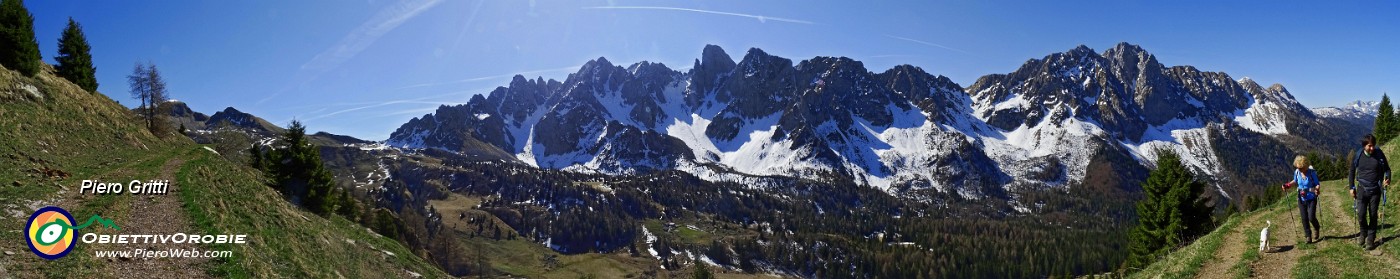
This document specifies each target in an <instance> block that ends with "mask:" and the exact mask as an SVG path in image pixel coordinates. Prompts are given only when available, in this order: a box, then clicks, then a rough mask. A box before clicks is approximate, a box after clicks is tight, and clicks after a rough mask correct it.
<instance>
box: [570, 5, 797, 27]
mask: <svg viewBox="0 0 1400 279" xmlns="http://www.w3.org/2000/svg"><path fill="white" fill-rule="evenodd" d="M584 9H600V10H663V11H682V12H692V13H705V14H715V15H727V16H737V17H747V18H752V19H757V20H758V22H760V23H766V22H768V21H769V20H772V21H779V22H788V23H801V24H816V23H814V22H811V21H806V20H800V19H791V18H781V17H771V16H764V15H751V14H741V13H731V12H721V11H711V10H701V9H690V8H679V7H657V6H598V7H584Z"/></svg>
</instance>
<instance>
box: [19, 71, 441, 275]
mask: <svg viewBox="0 0 1400 279" xmlns="http://www.w3.org/2000/svg"><path fill="white" fill-rule="evenodd" d="M44 68H45V70H44V71H43V72H42V73H41V74H40V75H39V76H37V77H25V76H22V75H19V74H17V73H15V72H13V71H10V70H0V183H2V184H0V251H3V252H4V253H0V278H9V277H18V278H42V277H78V278H94V277H97V278H102V277H109V278H110V277H129V276H133V275H137V274H132V273H130V272H133V270H123V269H119V268H118V267H117V266H120V265H122V264H123V262H122V261H124V260H114V259H110V258H107V259H98V258H96V257H95V256H94V255H93V252H92V251H94V250H103V249H109V248H110V249H113V250H129V249H132V248H139V247H136V246H135V245H130V246H117V245H111V246H110V247H104V246H103V245H101V244H93V245H88V244H84V243H78V244H77V246H76V248H75V249H74V251H73V252H71V253H69V255H68V256H67V257H64V258H62V259H59V260H54V261H47V260H43V259H40V258H38V257H35V256H34V255H32V254H31V253H30V252H29V250H28V247H27V245H26V244H25V240H24V239H25V237H24V236H23V234H22V233H21V232H20V230H21V229H22V228H23V227H24V222H25V221H27V218H28V216H29V214H30V213H32V212H33V210H34V209H36V208H38V207H41V206H44V205H59V206H61V207H64V208H65V209H68V210H69V211H70V212H72V213H73V215H74V216H88V215H92V214H100V215H102V216H103V217H107V218H110V219H112V220H114V221H115V222H116V223H117V224H132V223H135V222H133V221H149V220H141V218H152V217H150V214H149V212H143V209H145V208H142V207H140V206H138V204H140V205H141V206H144V205H145V204H150V202H149V201H148V200H146V201H143V199H155V198H150V197H147V196H133V195H129V194H124V195H92V194H81V195H80V194H77V193H76V192H77V190H78V186H79V183H80V182H81V181H82V180H84V179H97V180H103V181H129V180H131V179H141V180H147V179H169V180H171V181H172V183H173V184H176V185H178V187H180V188H179V189H180V190H179V191H176V192H175V193H172V195H171V196H172V197H170V198H171V199H175V200H176V201H178V206H176V207H174V208H172V209H171V210H167V211H168V212H169V213H168V214H175V215H178V216H182V217H183V218H182V219H187V220H188V226H189V227H188V228H180V229H181V230H188V232H186V233H187V234H247V235H248V238H249V243H247V244H229V245H218V246H216V245H208V244H203V245H199V246H192V245H191V246H187V247H184V248H186V249H199V250H229V251H232V254H233V257H231V258H218V259H211V260H208V261H202V262H200V263H199V264H197V265H196V266H163V265H166V264H165V263H166V262H165V261H162V259H156V260H154V261H152V262H154V263H155V265H157V267H156V268H155V269H156V270H172V269H194V270H196V271H197V272H196V273H195V274H200V275H204V276H213V277H235V278H241V277H276V278H288V277H290V278H306V277H314V278H334V277H344V278H402V277H411V276H414V275H415V274H416V275H421V276H423V277H428V278H437V277H449V276H448V275H447V274H445V273H443V272H441V271H440V270H438V269H437V268H435V267H434V266H432V265H431V264H428V263H427V262H425V261H424V260H422V259H421V258H419V257H418V256H417V255H414V254H413V253H411V252H409V250H408V249H406V248H404V247H403V246H402V245H400V244H399V243H397V242H395V241H394V240H391V239H388V238H385V237H382V236H379V235H377V234H374V233H371V232H369V231H368V230H366V229H364V228H363V227H360V226H358V225H356V224H354V223H352V222H349V221H347V220H345V219H343V218H339V217H332V218H329V219H327V218H322V217H319V216H316V215H314V214H310V213H308V212H306V211H304V210H301V209H300V208H298V207H296V206H294V205H291V204H289V203H288V202H286V201H285V200H283V199H282V198H281V197H280V196H279V194H278V193H277V192H276V191H275V190H273V189H272V188H270V187H267V186H265V185H264V184H263V183H262V181H264V178H263V177H261V174H259V173H257V172H255V171H252V170H250V169H247V168H245V167H243V166H240V165H236V164H233V163H231V162H229V161H226V160H224V159H223V158H222V157H221V156H218V155H215V154H213V153H212V152H209V151H208V150H205V148H203V147H202V146H199V145H196V144H194V143H193V142H192V141H190V140H189V139H187V138H184V137H181V136H178V135H167V136H163V137H157V136H155V135H152V134H151V133H149V132H147V131H146V129H145V128H144V127H143V125H142V124H141V121H140V119H139V118H138V117H137V116H135V115H133V114H132V113H131V112H130V110H128V109H127V108H126V107H124V106H122V105H121V104H119V103H117V102H116V101H113V100H112V99H111V98H108V97H106V96H105V95H103V94H98V93H91V92H86V91H82V90H81V89H79V88H78V87H77V86H75V85H73V84H71V83H69V82H67V81H66V80H63V79H62V78H58V77H56V76H54V75H53V73H52V67H49V66H47V65H46V66H44ZM166 175H168V176H169V177H165V176H166ZM85 230H89V231H92V232H98V233H109V234H116V233H121V232H118V231H112V230H110V229H106V228H89V229H85ZM127 264H129V263H127Z"/></svg>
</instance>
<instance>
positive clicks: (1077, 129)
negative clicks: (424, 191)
mask: <svg viewBox="0 0 1400 279" xmlns="http://www.w3.org/2000/svg"><path fill="white" fill-rule="evenodd" d="M1320 114H1321V115H1323V116H1325V117H1333V116H1335V115H1337V114H1333V113H1331V112H1326V113H1321V112H1320ZM1321 119H1322V118H1320V117H1319V114H1315V113H1314V112H1313V110H1310V109H1307V108H1305V107H1303V106H1302V105H1301V104H1299V103H1298V102H1297V101H1296V100H1295V99H1294V98H1293V96H1292V95H1291V94H1290V93H1289V92H1288V90H1287V89H1285V88H1283V86H1281V85H1278V84H1274V85H1272V86H1269V87H1263V86H1260V85H1259V84H1258V83H1256V82H1255V81H1253V80H1251V79H1249V78H1244V79H1239V80H1235V79H1232V78H1231V77H1230V76H1229V75H1227V74H1225V73H1220V72H1203V71H1199V70H1197V69H1196V68H1194V67H1191V66H1171V67H1168V66H1164V65H1161V64H1160V63H1158V62H1157V60H1156V58H1155V57H1154V56H1153V55H1151V54H1149V53H1148V52H1146V51H1145V50H1143V49H1141V48H1140V47H1138V46H1135V45H1131V44H1127V43H1121V44H1118V45H1116V46H1114V47H1113V48H1112V49H1109V50H1107V51H1105V52H1103V53H1101V54H1100V53H1096V52H1094V51H1093V50H1091V49H1089V48H1088V47H1085V46H1079V47H1077V48H1074V49H1071V50H1069V51H1067V52H1062V53H1055V54H1051V55H1049V56H1046V57H1044V58H1042V59H1031V60H1029V61H1027V62H1026V64H1025V65H1023V66H1022V67H1021V68H1020V69H1017V70H1016V71H1013V72H1011V73H1008V74H993V75H987V76H984V77H982V78H980V79H978V80H977V82H975V83H974V84H972V85H971V86H970V87H967V88H963V87H962V86H960V85H958V84H957V83H954V82H952V81H951V80H949V79H948V78H946V77H943V76H937V75H933V74H930V73H927V72H924V70H923V69H920V68H919V67H914V66H909V65H901V66H896V67H894V68H891V69H888V70H885V71H883V72H880V73H875V72H871V71H869V70H867V69H866V68H865V67H864V65H863V64H862V63H861V62H859V61H855V60H852V59H849V58H845V57H815V58H812V59H809V60H804V61H800V62H797V63H796V64H794V63H793V61H792V60H789V59H786V58H782V57H777V56H773V55H769V54H767V53H765V52H764V51H762V50H760V49H756V48H755V49H749V50H748V52H747V53H746V54H745V55H744V56H743V57H742V59H740V60H739V61H737V62H735V61H734V60H733V59H731V58H730V56H729V55H728V54H727V53H725V51H724V50H723V49H721V48H720V47H718V46H706V47H705V48H704V50H703V51H702V54H701V58H700V59H697V60H696V61H695V62H694V65H693V67H692V68H691V69H690V70H688V71H685V72H681V71H676V70H672V69H671V68H668V67H667V66H666V65H662V64H659V63H649V62H640V63H635V64H632V65H629V66H626V67H622V66H619V65H613V64H612V63H611V62H609V61H608V60H606V59H604V58H598V59H596V60H593V61H589V62H588V63H586V64H584V65H583V67H582V68H580V69H579V71H578V72H576V73H573V74H570V75H569V76H568V77H567V78H566V79H564V80H563V81H556V80H544V79H543V78H536V79H534V80H531V79H527V78H525V77H523V76H516V77H515V78H514V80H512V81H511V83H510V84H509V86H505V87H499V88H497V89H496V90H494V91H492V92H491V93H489V94H486V95H478V96H475V97H473V98H472V99H471V100H470V101H469V102H468V103H467V104H464V105H457V106H441V107H439V108H438V110H437V111H436V112H434V113H431V114H427V115H424V116H423V117H419V118H414V119H413V120H410V121H409V122H407V123H405V124H404V125H403V126H401V127H400V128H399V129H398V130H396V131H395V132H394V133H393V134H392V135H391V136H390V138H389V139H388V140H387V143H388V144H389V145H391V146H396V147H402V148H437V149H443V150H447V151H452V152H458V153H461V154H467V155H473V156H484V157H485V158H494V159H497V160H504V161H516V162H520V163H523V164H528V165H531V166H535V167H539V168H549V169H565V170H575V171H585V172H601V173H608V174H635V173H641V172H650V171H657V170H671V169H674V170H681V171H685V172H688V173H692V174H695V175H697V176H699V177H701V178H703V179H711V180H722V179H733V178H734V177H754V176H789V177H802V178H818V177H825V178H830V177H840V178H841V179H851V180H854V181H856V182H857V183H858V184H863V185H869V186H873V187H879V188H882V189H884V190H886V191H887V192H891V193H896V192H899V191H904V190H908V189H929V188H931V189H936V190H938V191H940V192H945V193H958V194H960V195H962V196H964V197H974V198H976V197H983V196H985V195H988V194H993V193H997V192H1000V191H1005V190H1014V189H1016V188H1019V187H1037V188H1041V187H1059V186H1064V185H1070V184H1074V183H1082V182H1084V181H1085V178H1086V177H1087V176H1089V175H1090V172H1092V171H1093V170H1091V169H1096V168H1092V167H1091V165H1092V164H1094V163H1095V162H1096V160H1098V159H1096V158H1103V157H1104V156H1118V157H1126V158H1132V159H1133V160H1135V161H1137V162H1139V163H1140V164H1142V165H1151V164H1152V162H1153V161H1154V160H1155V153H1154V150H1155V149H1159V148H1164V149H1170V150H1174V151H1176V152H1177V153H1179V154H1181V155H1182V156H1183V158H1184V159H1185V161H1186V162H1187V163H1188V164H1189V165H1190V166H1192V167H1193V168H1194V169H1195V170H1196V171H1197V172H1198V173H1202V174H1210V175H1213V174H1218V173H1220V172H1222V171H1225V169H1224V168H1222V167H1221V159H1220V158H1219V156H1218V155H1219V154H1218V153H1219V152H1220V150H1218V149H1219V148H1213V147H1212V145H1213V144H1214V143H1215V142H1217V141H1219V140H1220V138H1221V137H1219V133H1256V134H1259V135H1263V136H1266V137H1271V138H1281V139H1283V138H1290V135H1291V134H1293V133H1297V132H1298V131H1299V130H1300V129H1304V130H1306V129H1314V127H1317V126H1324V125H1323V124H1322V123H1323V122H1322V121H1323V120H1321ZM1303 140H1304V141H1307V140H1310V139H1303ZM1129 169H1133V168H1129ZM1136 169H1139V170H1138V171H1140V169H1142V168H1136ZM1221 193H1225V191H1223V190H1222V192H1221ZM1227 195H1228V194H1227Z"/></svg>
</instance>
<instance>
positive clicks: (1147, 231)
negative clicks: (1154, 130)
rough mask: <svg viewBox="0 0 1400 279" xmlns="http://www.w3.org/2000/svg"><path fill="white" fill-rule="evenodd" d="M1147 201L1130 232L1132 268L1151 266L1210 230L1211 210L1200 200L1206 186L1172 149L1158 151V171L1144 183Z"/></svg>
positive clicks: (1139, 211)
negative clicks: (1190, 239)
mask: <svg viewBox="0 0 1400 279" xmlns="http://www.w3.org/2000/svg"><path fill="white" fill-rule="evenodd" d="M1142 191H1143V195H1144V196H1145V197H1144V199H1143V200H1142V201H1140V202H1138V204H1137V212H1138V225H1137V226H1135V227H1133V229H1132V231H1131V232H1130V233H1129V235H1128V237H1129V242H1128V253H1129V254H1128V261H1127V263H1126V264H1127V265H1128V267H1132V268H1137V267H1144V266H1147V265H1148V264H1151V263H1152V262H1153V261H1155V260H1156V259H1157V258H1158V257H1160V256H1162V255H1165V254H1166V253H1167V252H1169V251H1171V249H1172V248H1176V247H1177V246H1178V245H1180V244H1182V243H1185V242H1186V241H1188V240H1189V238H1191V237H1195V236H1198V235H1200V234H1202V233H1204V232H1206V231H1207V230H1208V229H1209V226H1210V224H1211V220H1210V219H1211V216H1210V213H1211V210H1212V209H1211V207H1210V206H1209V205H1208V204H1207V201H1208V200H1205V199H1202V198H1200V196H1201V193H1202V192H1203V191H1205V183H1202V182H1200V181H1199V180H1197V179H1196V178H1195V176H1194V175H1192V174H1191V171H1190V170H1189V169H1187V168H1186V165H1185V164H1182V162H1181V157H1180V156H1178V155H1177V154H1176V153H1175V152H1172V151H1169V150H1158V151H1157V168H1156V169H1154V170H1152V172H1151V173H1149V174H1148V177H1147V181H1145V182H1143V184H1142Z"/></svg>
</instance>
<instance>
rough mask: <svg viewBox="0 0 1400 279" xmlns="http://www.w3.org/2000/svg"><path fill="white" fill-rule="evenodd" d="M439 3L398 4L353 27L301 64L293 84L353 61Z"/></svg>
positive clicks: (431, 0)
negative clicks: (367, 49) (390, 32)
mask: <svg viewBox="0 0 1400 279" xmlns="http://www.w3.org/2000/svg"><path fill="white" fill-rule="evenodd" d="M441 2H442V1H441V0H420V1H412V2H402V3H399V4H398V5H394V6H393V7H390V8H388V9H385V10H384V11H382V12H379V13H378V14H375V15H374V17H372V18H370V19H369V20H368V21H365V23H364V24H361V25H360V27H356V28H355V30H353V31H350V34H346V35H345V37H344V38H341V39H340V41H339V42H336V43H335V45H332V46H331V47H330V48H327V49H326V50H324V51H321V53H320V54H316V56H315V57H312V58H311V61H307V62H306V63H305V64H301V70H300V71H298V72H297V77H298V78H296V79H294V81H293V82H295V83H296V84H297V85H298V86H300V85H302V84H306V83H307V82H310V81H311V80H314V79H316V77H318V76H320V75H321V74H323V73H325V72H328V71H330V70H334V69H335V68H336V67H339V66H340V64H341V63H345V61H346V60H350V58H354V57H355V55H357V54H360V52H361V51H364V50H365V49H366V48H369V46H370V45H373V44H374V42H375V41H378V40H379V37H383V36H384V34H387V33H389V31H393V30H394V28H398V27H399V25H402V24H403V23H404V22H405V21H408V20H409V19H413V17H416V16H418V14H421V13H423V12H424V11H427V10H428V9H429V8H432V7H433V6H436V5H437V4H438V3H441ZM295 87H296V86H289V87H287V88H285V89H282V90H281V91H278V92H277V93H273V94H272V95H271V96H267V97H266V98H263V99H262V100H259V101H258V102H257V104H262V103H263V102H266V101H267V100H270V99H272V98H274V97H277V96H278V95H281V94H282V92H286V91H289V90H292V89H295Z"/></svg>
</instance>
